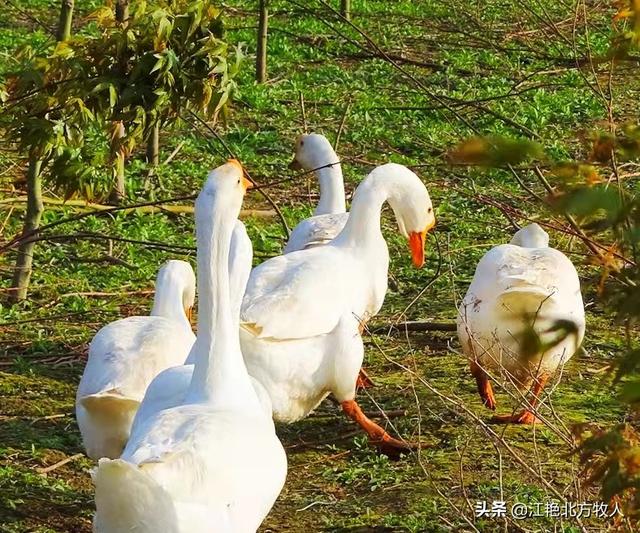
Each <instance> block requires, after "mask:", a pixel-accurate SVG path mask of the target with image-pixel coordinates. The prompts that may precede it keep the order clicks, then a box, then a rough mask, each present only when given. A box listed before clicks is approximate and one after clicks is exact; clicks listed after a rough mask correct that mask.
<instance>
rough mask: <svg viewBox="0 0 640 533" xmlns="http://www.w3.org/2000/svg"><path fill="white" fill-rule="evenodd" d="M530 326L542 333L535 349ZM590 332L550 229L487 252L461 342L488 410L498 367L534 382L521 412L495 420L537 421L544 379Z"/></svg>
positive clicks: (461, 326) (573, 278)
mask: <svg viewBox="0 0 640 533" xmlns="http://www.w3.org/2000/svg"><path fill="white" fill-rule="evenodd" d="M562 324H564V325H565V326H566V325H567V324H569V325H570V326H569V329H568V330H566V331H565V334H564V335H561V334H559V326H560V329H563V326H562ZM527 331H530V332H533V333H534V335H535V336H536V337H537V338H538V339H539V340H540V347H538V348H536V349H534V350H533V351H532V349H531V347H529V344H531V343H526V336H525V334H526V332H527ZM584 331H585V316H584V305H583V303H582V295H581V292H580V280H579V278H578V274H577V272H576V269H575V267H574V266H573V264H572V263H571V261H570V260H569V259H568V258H567V257H566V256H565V255H564V254H563V253H562V252H560V251H558V250H556V249H554V248H550V247H549V236H548V235H547V233H546V232H545V231H544V230H543V229H542V228H541V227H540V226H539V225H538V224H535V223H534V224H530V225H529V226H526V227H524V228H522V229H521V230H519V231H518V232H517V233H516V234H515V235H514V236H513V238H512V239H511V242H510V243H509V244H503V245H500V246H496V247H495V248H493V249H491V250H490V251H489V252H487V253H486V254H485V256H484V257H483V258H482V259H481V260H480V262H479V263H478V266H477V268H476V272H475V275H474V277H473V280H472V282H471V285H470V286H469V289H468V291H467V294H466V296H465V297H464V299H463V301H462V303H461V305H460V308H459V310H458V337H459V339H460V343H461V345H462V349H463V351H464V353H465V355H466V356H467V358H468V359H469V362H470V366H471V372H472V374H473V376H474V377H475V379H476V383H477V386H478V392H479V394H480V397H481V398H482V400H483V403H484V405H485V406H486V407H488V408H489V409H492V410H495V408H496V400H495V396H494V394H493V389H492V387H491V383H490V381H489V374H490V373H491V372H496V373H498V372H499V371H500V370H502V369H504V370H505V371H506V375H507V377H508V378H509V379H511V380H513V382H514V383H515V384H516V385H517V387H518V388H519V389H520V390H521V391H523V392H526V390H527V389H528V388H529V387H531V386H532V399H531V400H530V401H529V402H528V405H526V406H525V407H526V408H525V409H524V410H523V411H522V412H519V413H516V414H514V415H505V416H495V417H493V421H494V422H502V423H507V422H510V423H521V424H525V423H535V422H536V421H537V417H536V416H535V414H534V412H533V411H534V410H535V407H536V405H537V404H538V402H539V400H540V394H541V392H542V389H543V387H544V385H545V383H546V382H547V380H548V379H549V378H550V377H551V376H553V374H554V373H555V372H556V370H557V369H558V368H559V367H561V366H563V365H564V364H565V363H566V362H567V361H568V360H569V359H570V358H571V357H572V356H573V354H574V353H575V352H576V350H577V349H578V347H579V346H580V343H581V342H582V339H583V337H584ZM567 333H568V334H567Z"/></svg>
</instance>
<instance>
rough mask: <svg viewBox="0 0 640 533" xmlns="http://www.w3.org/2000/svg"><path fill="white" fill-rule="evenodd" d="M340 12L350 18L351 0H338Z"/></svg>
mask: <svg viewBox="0 0 640 533" xmlns="http://www.w3.org/2000/svg"><path fill="white" fill-rule="evenodd" d="M340 13H341V14H342V16H343V17H344V18H346V19H347V20H351V0H340Z"/></svg>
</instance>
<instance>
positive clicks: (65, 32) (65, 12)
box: [56, 0, 74, 41]
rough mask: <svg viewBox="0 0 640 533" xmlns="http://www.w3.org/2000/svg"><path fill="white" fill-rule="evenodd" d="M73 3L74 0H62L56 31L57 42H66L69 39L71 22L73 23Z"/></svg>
mask: <svg viewBox="0 0 640 533" xmlns="http://www.w3.org/2000/svg"><path fill="white" fill-rule="evenodd" d="M73 2H74V0H62V7H61V8H60V18H59V19H58V31H57V32H56V39H57V40H58V41H66V40H67V39H69V37H71V22H72V21H73Z"/></svg>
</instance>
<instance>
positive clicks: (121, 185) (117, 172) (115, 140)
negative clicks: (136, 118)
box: [108, 0, 129, 205]
mask: <svg viewBox="0 0 640 533" xmlns="http://www.w3.org/2000/svg"><path fill="white" fill-rule="evenodd" d="M116 21H117V22H119V23H120V24H122V25H123V26H124V27H125V28H126V27H127V24H128V21H129V0H116ZM118 63H119V68H120V70H124V66H123V64H122V63H123V58H122V57H121V58H119V60H118ZM113 128H114V130H113V134H112V138H111V154H110V155H111V157H110V159H111V165H112V177H113V188H112V189H111V194H110V195H109V200H108V201H109V203H111V204H115V205H118V204H119V203H120V202H122V200H123V199H124V197H125V195H126V187H125V182H124V163H125V151H124V146H123V145H122V139H123V138H124V136H125V130H124V124H123V123H122V121H121V120H120V121H117V122H114V123H113Z"/></svg>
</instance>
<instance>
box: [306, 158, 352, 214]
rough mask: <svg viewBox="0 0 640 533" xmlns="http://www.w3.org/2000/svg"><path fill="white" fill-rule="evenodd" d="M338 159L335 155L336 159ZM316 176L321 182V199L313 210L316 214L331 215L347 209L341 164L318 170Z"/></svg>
mask: <svg viewBox="0 0 640 533" xmlns="http://www.w3.org/2000/svg"><path fill="white" fill-rule="evenodd" d="M337 160H338V156H337V155H336V156H335V159H334V161H337ZM315 174H316V178H317V179H318V183H319V184H320V200H319V201H318V205H317V207H316V209H315V211H314V212H313V214H314V215H330V214H335V213H344V212H345V211H346V210H347V207H346V203H345V199H344V179H343V178H342V168H341V166H340V164H339V163H338V164H335V165H332V166H330V167H324V168H320V169H318V170H316V173H315Z"/></svg>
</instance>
